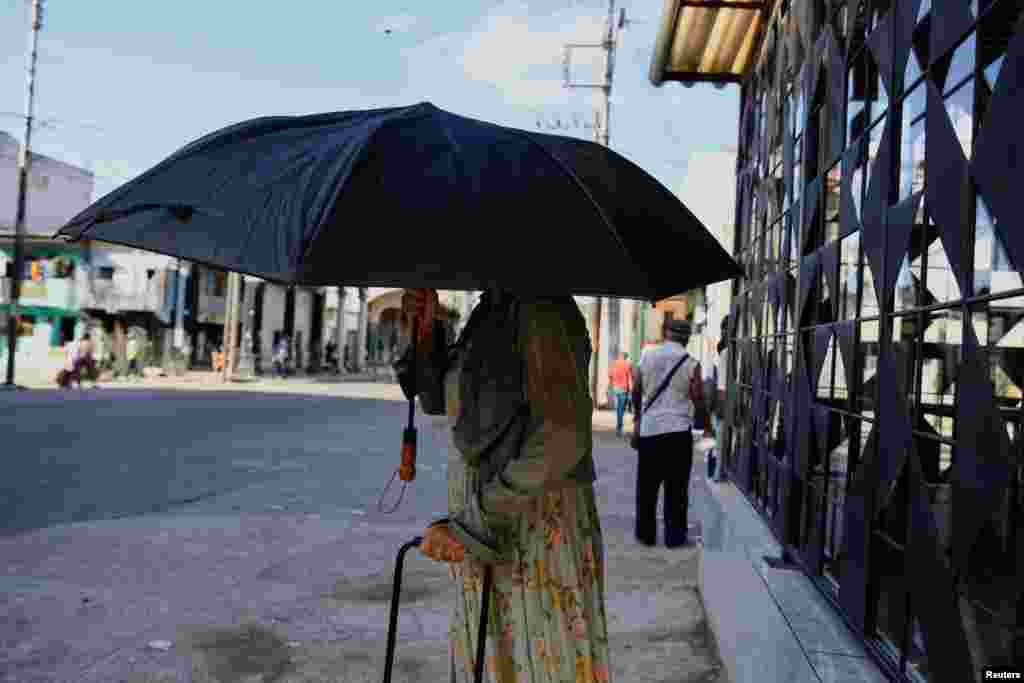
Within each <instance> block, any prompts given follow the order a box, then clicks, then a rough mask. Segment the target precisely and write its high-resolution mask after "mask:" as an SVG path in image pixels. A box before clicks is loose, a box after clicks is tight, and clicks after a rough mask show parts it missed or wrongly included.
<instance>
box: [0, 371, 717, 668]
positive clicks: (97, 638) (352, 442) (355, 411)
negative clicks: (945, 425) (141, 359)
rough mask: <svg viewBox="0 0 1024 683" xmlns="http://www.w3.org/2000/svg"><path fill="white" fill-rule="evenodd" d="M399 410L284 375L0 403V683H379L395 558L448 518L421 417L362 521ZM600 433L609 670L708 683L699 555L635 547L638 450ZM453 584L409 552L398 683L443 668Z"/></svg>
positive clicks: (390, 398) (437, 442) (357, 391)
mask: <svg viewBox="0 0 1024 683" xmlns="http://www.w3.org/2000/svg"><path fill="white" fill-rule="evenodd" d="M399 399H400V392H399V391H398V389H397V387H396V386H394V385H389V384H373V383H364V384H333V385H332V384H322V383H299V382H282V383H276V384H275V383H256V384H254V385H250V386H239V387H238V388H235V387H224V386H220V387H207V388H203V389H181V388H179V389H155V388H153V387H140V388H135V389H127V388H112V387H108V388H103V389H99V390H86V391H82V392H77V391H70V392H57V391H30V392H19V393H17V394H5V395H0V408H2V410H0V415H2V416H3V417H2V418H0V420H2V429H3V430H4V433H5V434H7V435H13V436H14V438H13V439H12V438H10V436H9V437H8V439H7V440H6V441H5V447H4V455H5V464H6V465H7V467H6V473H5V477H4V480H3V483H2V488H0V506H2V507H0V523H2V527H3V529H4V535H3V536H0V557H3V563H2V565H0V681H3V683H30V682H36V681H38V682H42V681H47V682H50V681H68V682H72V681H73V682H74V683H93V682H94V683H109V682H110V681H126V682H129V683H143V682H150V683H157V682H159V683H172V682H177V681H182V682H185V681H192V682H195V683H214V682H222V681H223V682H227V681H231V682H235V681H238V682H241V681H278V682H281V683H286V682H295V683H298V682H299V681H303V682H306V681H337V680H344V681H378V680H380V672H381V666H382V659H383V651H384V648H383V644H384V638H385V635H386V629H387V615H388V609H389V605H390V599H391V586H392V578H393V571H394V560H395V552H396V551H397V549H398V548H399V546H400V545H401V544H402V543H404V542H405V541H407V540H409V538H411V537H412V536H413V535H416V534H418V533H420V532H421V531H422V528H423V526H424V525H425V524H426V523H427V522H429V521H431V520H432V519H434V518H436V517H438V516H441V515H443V514H444V511H445V507H446V504H445V495H446V486H445V480H444V477H445V471H444V466H443V463H444V461H445V459H446V458H447V453H446V448H447V442H448V434H447V432H446V428H445V426H444V421H443V418H429V417H426V416H423V415H417V424H418V426H419V428H420V430H419V436H420V451H419V458H418V476H417V479H416V481H415V482H414V484H413V485H412V486H411V487H410V488H409V490H408V491H407V492H406V495H405V499H404V502H403V503H402V505H401V507H400V508H399V510H398V512H397V513H396V514H393V515H387V514H383V513H381V512H378V511H377V500H378V496H379V494H380V492H381V489H382V488H383V487H384V485H385V484H386V483H387V480H388V478H390V476H391V473H392V472H393V470H394V468H395V466H396V465H397V463H398V458H399V449H398V446H399V441H400V435H401V428H402V426H403V421H404V419H405V416H406V404H405V403H404V402H403V401H401V400H399ZM602 419H604V420H605V421H606V420H607V416H606V415H605V416H604V417H603V418H602ZM606 429H607V426H606V425H605V426H604V427H602V428H601V429H600V430H599V429H597V428H595V461H596V463H597V466H598V476H599V481H598V484H597V487H596V488H597V492H598V497H599V505H600V510H601V513H602V526H603V528H604V532H605V539H606V545H607V578H606V585H607V588H606V590H607V603H606V604H607V610H608V614H609V629H610V636H611V638H612V646H613V652H614V657H613V659H614V661H613V670H612V674H613V680H618V681H652V682H654V681H670V680H672V681H674V680H708V681H714V680H717V678H716V677H717V675H718V674H717V672H718V670H719V664H718V661H717V658H716V656H715V654H714V652H713V648H712V645H711V642H710V640H709V638H708V632H707V629H706V626H705V618H704V612H703V608H702V607H701V604H700V598H699V596H698V595H697V591H696V587H695V582H696V574H697V563H698V556H699V551H698V550H696V549H687V550H684V551H669V550H667V549H665V548H663V547H661V548H650V549H648V548H639V547H637V546H636V544H635V543H634V542H633V541H632V523H633V505H634V500H633V494H632V488H633V482H634V480H635V479H634V478H635V455H634V452H633V451H632V450H630V449H629V448H628V446H626V445H625V442H624V441H622V440H619V439H617V438H616V437H615V436H614V435H613V434H610V433H608V432H607V431H606ZM698 469H699V466H698V465H695V471H696V470H698ZM397 493H398V490H397V487H395V488H393V489H392V491H391V492H390V495H391V497H389V499H388V502H389V503H391V502H393V501H394V497H393V496H395V495H397ZM691 495H692V494H691ZM451 585H452V584H451V582H450V579H449V575H448V570H447V566H445V565H443V564H440V563H435V562H430V561H428V560H426V559H425V558H422V557H421V556H419V554H418V553H415V552H414V553H412V554H411V556H410V558H409V560H408V561H407V562H406V572H405V579H404V582H403V596H402V600H403V601H402V610H401V617H400V620H399V634H398V635H399V638H398V643H399V648H398V651H397V657H396V668H395V677H394V680H395V681H396V683H397V682H398V681H420V680H439V679H441V678H443V677H444V676H445V675H446V673H445V672H446V667H447V661H446V659H447V642H446V634H447V621H448V610H449V605H450V602H451ZM691 677H692V678H691Z"/></svg>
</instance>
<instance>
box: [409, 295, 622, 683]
mask: <svg viewBox="0 0 1024 683" xmlns="http://www.w3.org/2000/svg"><path fill="white" fill-rule="evenodd" d="M402 307H403V312H404V319H405V321H406V324H407V326H408V327H411V324H410V323H411V320H413V319H415V320H417V321H418V323H419V324H418V326H417V329H416V330H415V331H410V334H416V337H417V342H416V346H415V349H416V353H415V356H414V355H413V354H412V352H411V349H412V346H411V345H410V346H409V347H407V348H406V350H405V353H404V354H403V355H402V357H401V358H400V359H399V360H398V362H397V363H396V364H395V370H396V373H397V375H398V379H399V382H400V384H401V386H402V389H403V391H404V392H405V394H406V396H407V397H411V396H413V395H418V396H419V399H420V405H421V407H422V408H423V410H424V412H426V413H427V414H430V415H442V414H446V415H447V416H448V419H449V424H450V425H451V429H452V437H453V445H454V447H453V448H452V449H451V451H450V452H449V464H448V513H449V517H447V518H446V519H444V520H441V521H440V522H438V523H435V524H432V525H430V526H429V527H428V528H427V530H426V531H425V533H424V536H423V543H422V545H421V547H420V549H421V551H422V552H423V553H424V554H426V555H427V556H428V557H430V558H432V559H434V560H438V561H442V562H449V563H451V569H452V576H453V578H454V580H455V582H456V588H457V589H456V592H455V606H454V607H455V609H454V610H453V612H452V620H451V626H450V632H449V641H450V643H451V647H450V653H451V654H450V662H451V664H450V678H449V679H448V680H450V681H454V682H457V683H469V681H471V680H472V675H473V671H474V664H475V662H474V661H473V658H474V653H475V651H476V648H475V645H476V643H477V642H478V640H477V639H478V636H479V634H478V633H477V631H478V629H479V618H480V614H479V610H480V606H481V595H480V591H481V586H482V585H483V582H482V577H483V576H484V574H485V569H486V568H487V567H488V566H489V567H490V568H491V569H492V572H493V591H492V592H491V593H490V611H489V613H488V614H489V622H490V624H491V631H490V632H489V633H488V638H487V642H486V644H487V654H486V665H487V670H488V671H490V672H491V673H490V678H489V679H488V680H490V681H492V683H534V682H539V681H554V680H558V681H588V683H590V682H592V681H596V682H598V683H601V682H606V681H608V680H609V673H608V671H609V648H608V627H607V623H606V620H605V605H604V543H603V540H602V534H601V524H600V519H599V516H598V511H597V505H596V501H595V495H594V480H595V479H596V477H595V469H594V461H593V458H592V447H593V433H592V416H593V401H592V399H591V396H590V391H589V387H588V384H589V382H588V376H589V373H588V368H589V363H590V356H591V346H590V340H589V337H588V334H587V327H586V323H585V322H584V320H583V316H582V315H581V314H580V311H579V309H578V308H577V306H576V303H575V301H574V300H573V298H572V297H569V296H565V297H557V298H545V299H526V298H520V297H516V296H513V295H511V294H508V293H504V292H497V291H489V292H486V293H485V294H484V296H483V297H482V299H481V301H480V303H479V304H478V305H477V307H476V308H475V309H474V310H473V313H472V315H471V317H470V319H469V320H468V322H467V324H466V327H465V328H464V329H463V331H462V333H461V336H460V338H459V339H458V341H457V342H456V343H455V344H454V345H449V344H448V343H447V340H446V334H447V333H446V329H445V326H444V325H443V323H442V322H441V321H440V320H438V319H437V317H436V314H437V311H438V309H439V302H438V299H437V293H436V291H434V290H424V289H417V290H407V291H406V292H405V294H404V296H403V299H402Z"/></svg>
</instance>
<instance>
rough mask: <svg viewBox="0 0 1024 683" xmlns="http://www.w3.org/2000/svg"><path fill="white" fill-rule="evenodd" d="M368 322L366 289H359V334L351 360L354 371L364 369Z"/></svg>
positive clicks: (368, 311) (368, 312)
mask: <svg viewBox="0 0 1024 683" xmlns="http://www.w3.org/2000/svg"><path fill="white" fill-rule="evenodd" d="M369 322H370V310H369V303H368V301H367V296H366V287H360V288H359V332H358V334H357V335H356V348H355V349H354V352H355V355H354V356H353V358H355V360H356V370H357V371H360V372H361V371H363V370H365V369H366V332H367V327H368V325H369Z"/></svg>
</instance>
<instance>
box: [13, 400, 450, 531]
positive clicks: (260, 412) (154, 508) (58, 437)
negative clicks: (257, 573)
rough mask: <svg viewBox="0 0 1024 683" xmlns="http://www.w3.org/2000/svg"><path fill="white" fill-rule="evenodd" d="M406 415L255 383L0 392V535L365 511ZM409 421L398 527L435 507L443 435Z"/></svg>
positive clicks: (389, 464) (393, 404) (370, 509)
mask: <svg viewBox="0 0 1024 683" xmlns="http://www.w3.org/2000/svg"><path fill="white" fill-rule="evenodd" d="M406 413H407V404H405V403H404V402H401V401H395V400H375V399H367V398H346V397H338V396H327V395H321V396H310V395H301V394H294V393H293V394H281V393H260V392H258V391H252V390H244V391H237V392H232V391H216V392H211V391H180V390H174V391H168V390H153V389H108V388H104V389H100V390H86V391H84V392H59V391H32V392H27V393H18V394H17V395H15V394H0V434H3V438H2V440H0V454H2V462H3V476H2V477H0V534H4V535H9V534H11V533H17V532H20V531H24V530H29V529H35V528H41V527H48V526H52V525H56V524H62V523H69V522H87V521H94V520H103V519H115V518H122V517H138V516H140V515H147V514H163V515H166V514H168V513H170V514H175V515H177V514H187V513H202V514H221V513H247V512H248V513H263V512H269V511H281V510H284V511H287V512H296V513H303V512H308V513H314V512H315V513H319V514H322V515H333V514H337V515H339V516H343V517H345V518H348V519H351V518H352V517H353V516H360V515H361V514H363V513H366V514H370V515H373V513H374V512H375V510H376V506H377V501H378V497H379V495H380V493H381V491H382V489H383V487H384V486H385V484H386V483H387V481H388V479H389V478H390V476H391V474H392V473H393V471H394V469H395V467H396V466H397V464H398V462H399V457H400V453H399V448H400V442H401V434H402V429H403V427H404V424H405V420H406ZM417 424H418V427H419V434H420V448H419V461H418V462H419V467H418V476H417V480H416V482H415V483H414V485H413V486H411V487H410V489H409V490H408V491H407V492H406V496H405V500H404V502H403V504H402V506H401V508H400V510H399V513H398V514H397V515H396V520H395V521H399V518H401V517H405V518H408V519H410V520H411V519H420V520H424V521H429V519H431V518H432V516H440V515H442V514H443V513H444V510H445V495H446V487H445V480H444V477H445V471H444V463H445V460H446V457H447V456H446V450H445V449H446V446H447V439H448V436H447V435H446V433H445V432H444V430H443V428H442V426H441V422H440V420H439V419H437V418H429V417H426V416H423V415H421V414H420V415H417ZM398 484H400V482H398V481H397V480H396V486H393V487H392V490H391V491H389V499H388V500H389V501H391V500H393V498H391V496H393V495H397V493H398V489H399V488H400V487H399V486H398Z"/></svg>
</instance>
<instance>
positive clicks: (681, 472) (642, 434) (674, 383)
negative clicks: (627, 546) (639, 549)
mask: <svg viewBox="0 0 1024 683" xmlns="http://www.w3.org/2000/svg"><path fill="white" fill-rule="evenodd" d="M662 332H663V336H664V341H663V342H662V343H661V344H658V345H657V346H654V347H651V348H648V349H647V350H646V351H645V352H644V354H643V357H642V358H641V360H640V372H639V373H638V376H637V377H635V378H634V382H635V384H634V386H635V389H634V392H633V394H634V399H635V403H636V405H635V406H634V414H635V418H634V422H633V424H634V430H635V437H636V439H635V445H636V447H637V451H638V463H637V482H636V538H637V541H639V542H640V543H642V544H643V545H647V546H653V545H655V544H656V542H657V520H656V512H657V506H658V494H659V490H660V489H661V487H662V486H664V488H665V506H664V510H665V545H666V546H668V547H669V548H677V547H681V546H684V545H687V544H688V543H689V542H690V539H689V538H688V535H687V507H688V505H689V486H690V470H691V469H692V466H693V430H694V428H695V427H702V426H703V425H695V424H694V418H695V416H696V405H697V403H698V402H701V401H703V400H704V395H703V394H704V390H703V378H702V376H701V368H700V363H699V362H698V361H697V360H696V359H695V358H693V357H691V356H690V355H689V353H687V351H686V345H687V344H688V343H689V341H690V332H691V328H690V323H688V322H686V321H682V320H671V319H670V320H668V321H666V323H665V324H664V326H663V328H662Z"/></svg>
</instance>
